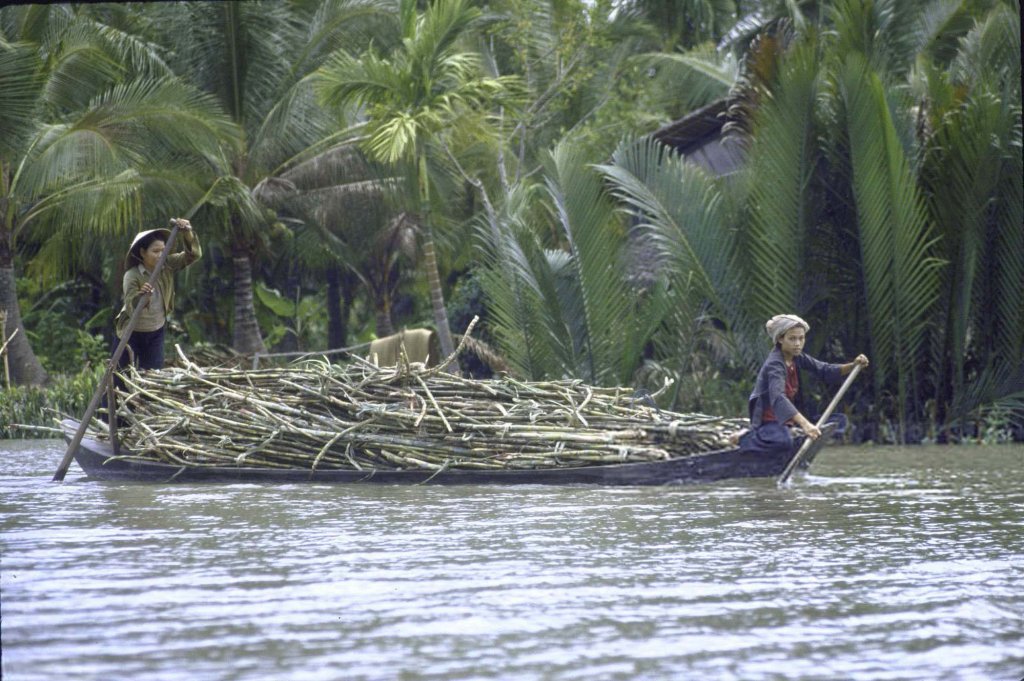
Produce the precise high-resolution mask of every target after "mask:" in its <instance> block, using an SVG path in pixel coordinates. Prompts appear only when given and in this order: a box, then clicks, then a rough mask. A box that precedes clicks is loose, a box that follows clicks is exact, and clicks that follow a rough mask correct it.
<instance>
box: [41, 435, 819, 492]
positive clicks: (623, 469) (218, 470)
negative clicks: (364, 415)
mask: <svg viewBox="0 0 1024 681" xmlns="http://www.w3.org/2000/svg"><path fill="white" fill-rule="evenodd" d="M61 426H62V429H63V431H64V437H65V440H67V441H68V442H70V441H71V440H72V439H73V436H74V433H75V432H76V431H77V429H78V422H77V421H74V420H72V419H65V420H64V421H63V422H62V423H61ZM831 432H832V430H831V428H829V429H823V433H822V435H823V437H820V438H818V440H817V441H815V442H814V443H813V444H812V445H811V449H810V451H809V452H808V454H807V458H806V459H805V465H804V466H801V467H802V468H806V466H807V465H810V463H811V461H812V460H813V459H814V457H815V456H816V455H817V453H818V451H819V450H820V449H821V448H822V446H824V444H825V441H826V440H827V439H828V435H830V434H831ZM801 443H802V440H797V441H795V442H794V448H793V450H792V451H790V452H786V453H780V454H777V455H764V454H752V453H749V452H741V451H739V450H738V449H723V450H719V451H714V452H707V453H704V454H698V455H694V456H686V457H680V458H678V459H668V460H665V461H652V462H644V463H624V464H605V465H595V466H584V467H578V468H545V469H522V470H465V469H455V470H443V471H440V472H438V471H430V470H367V471H357V470H331V469H327V470H315V471H309V470H305V469H297V468H295V469H292V468H288V469H286V468H256V467H244V466H238V467H235V466H177V465H173V464H164V463H156V462H150V461H140V460H133V459H130V458H123V457H124V455H125V454H127V452H124V450H123V449H122V452H121V454H122V456H121V457H114V455H113V450H112V448H111V446H110V444H109V443H107V442H101V441H98V440H95V439H91V438H88V437H87V438H83V439H82V442H81V444H80V445H79V446H78V449H77V450H76V451H75V452H74V456H75V461H77V462H78V465H79V466H81V468H82V470H83V471H84V472H85V473H86V475H87V476H89V477H90V478H95V479H99V480H128V481H141V482H172V481H173V482H219V483H224V482H227V483H238V482H267V483H306V482H315V483H374V484H393V485H399V484H403V485H409V484H430V485H460V484H461V485H485V484H502V485H619V486H631V485H676V484H688V483H701V482H714V481H716V480H727V479H730V478H764V477H775V476H778V475H779V474H780V473H782V471H783V470H784V469H785V467H786V465H787V464H788V463H789V460H790V459H791V458H792V457H793V455H794V454H795V453H796V450H797V449H798V448H799V446H800V444H801Z"/></svg>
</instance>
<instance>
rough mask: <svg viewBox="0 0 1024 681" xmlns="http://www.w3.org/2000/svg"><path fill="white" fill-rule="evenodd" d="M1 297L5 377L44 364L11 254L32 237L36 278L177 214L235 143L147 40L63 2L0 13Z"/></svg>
mask: <svg viewBox="0 0 1024 681" xmlns="http://www.w3.org/2000/svg"><path fill="white" fill-rule="evenodd" d="M0 26H2V28H3V31H4V34H3V37H2V38H0V111H2V112H3V113H2V114H0V139H2V140H3V141H2V142H0V305H2V306H3V307H5V308H6V309H7V313H8V329H9V331H8V333H10V330H11V329H16V330H17V331H19V333H18V336H17V337H16V338H15V340H14V342H13V343H12V345H11V347H10V352H11V358H12V360H13V361H12V367H11V368H12V373H13V375H14V378H15V380H16V381H18V382H20V383H40V382H43V381H45V380H46V375H45V372H44V371H43V370H42V367H41V365H40V363H39V361H38V359H37V358H36V357H35V355H34V353H33V352H32V348H31V346H30V345H29V343H28V339H27V336H26V334H25V333H24V329H23V328H22V326H21V317H20V309H19V305H18V301H17V297H16V294H15V286H14V284H15V271H14V263H15V255H16V253H17V252H18V250H19V249H20V248H21V247H22V246H23V245H24V244H26V243H28V242H31V243H32V244H33V248H34V250H35V251H36V254H35V256H34V260H33V262H32V265H33V266H34V267H33V269H34V271H35V272H36V273H38V274H39V275H40V276H46V275H48V274H49V275H56V274H65V275H66V274H67V273H68V272H70V271H72V270H73V267H74V265H75V263H76V259H77V258H79V257H80V255H81V253H83V252H85V251H88V249H83V248H81V244H82V243H86V242H88V241H89V240H91V239H95V238H96V237H100V236H102V237H111V236H117V237H121V238H124V236H126V234H127V233H128V232H129V231H130V230H132V229H133V228H137V227H138V225H140V224H145V223H146V222H147V221H152V220H155V219H159V220H161V221H162V220H165V219H166V218H167V217H168V216H169V215H172V214H180V212H181V211H182V206H188V205H191V204H193V203H194V202H195V201H196V200H197V199H198V198H199V197H200V196H201V195H202V194H203V193H204V190H205V189H206V188H204V187H203V186H202V182H203V178H204V174H203V173H202V172H201V167H202V165H203V163H204V162H205V161H206V160H214V159H216V158H218V157H219V156H220V153H221V150H222V148H223V147H222V145H223V144H224V143H225V141H231V140H232V139H237V138H236V137H235V136H234V128H233V126H231V124H230V122H229V121H227V120H226V119H224V118H223V117H222V116H220V115H219V113H218V110H217V108H216V105H215V103H214V102H213V101H212V100H211V99H210V98H209V97H206V96H204V95H202V94H201V93H199V92H197V91H196V90H195V89H194V88H190V87H188V86H186V85H184V84H182V83H181V82H179V81H178V80H176V79H175V78H173V76H172V75H171V74H170V72H169V71H168V70H167V68H166V66H165V65H164V64H163V63H162V61H161V60H160V58H159V56H158V55H156V54H155V53H154V52H153V51H152V50H151V49H150V48H149V46H147V45H145V44H144V43H142V42H141V41H138V40H136V39H134V38H132V37H131V36H129V35H125V34H123V33H120V32H119V31H117V30H115V29H112V28H111V27H108V26H105V25H103V24H102V23H100V22H98V21H96V20H95V19H94V18H93V17H92V16H91V15H90V14H89V12H88V11H86V10H76V9H72V8H70V7H69V6H49V7H43V6H31V7H14V8H5V9H4V10H3V14H2V15H0Z"/></svg>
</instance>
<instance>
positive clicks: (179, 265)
mask: <svg viewBox="0 0 1024 681" xmlns="http://www.w3.org/2000/svg"><path fill="white" fill-rule="evenodd" d="M172 222H176V223H177V225H178V235H179V236H180V237H181V243H183V244H184V250H182V251H178V252H177V253H171V254H169V255H168V256H167V259H166V260H165V261H164V266H163V269H162V270H160V274H159V275H158V277H157V280H156V285H155V286H151V285H150V284H149V279H150V277H151V276H152V274H153V270H154V269H155V268H156V264H157V262H158V261H159V260H160V255H161V254H162V253H163V252H164V248H165V247H166V244H167V239H168V237H169V236H170V234H171V230H169V229H149V230H146V231H144V232H139V233H138V234H136V235H135V238H134V239H132V245H131V247H130V248H129V249H128V253H127V254H126V255H125V268H126V269H125V273H124V279H123V280H122V282H121V288H122V291H123V294H124V306H123V307H122V308H121V311H120V312H119V313H118V314H117V319H115V320H114V329H115V331H116V332H117V337H118V339H120V338H121V337H122V336H123V335H124V333H125V331H127V327H128V322H129V320H130V319H131V317H132V313H133V312H134V311H135V306H136V304H137V303H138V302H139V298H141V297H142V296H149V300H147V301H146V302H145V303H144V304H143V308H142V311H141V313H140V314H139V318H138V320H136V322H135V328H134V330H133V331H132V335H131V338H129V339H128V347H129V348H130V350H131V352H130V353H129V352H125V353H124V354H122V355H121V361H120V365H121V366H122V367H123V366H126V365H127V364H128V361H129V358H128V356H129V354H131V355H132V356H133V357H134V361H135V364H136V365H137V366H138V367H139V368H140V369H161V368H163V366H164V327H165V325H166V323H167V315H169V314H170V313H171V310H172V309H173V306H174V273H175V272H177V271H178V270H182V269H185V268H186V267H188V266H189V265H191V264H192V263H194V262H195V261H196V260H199V258H201V257H202V255H203V250H202V248H201V247H200V246H199V239H198V238H196V233H195V231H194V230H193V229H192V225H191V223H189V221H188V220H174V221H172ZM115 346H116V341H115Z"/></svg>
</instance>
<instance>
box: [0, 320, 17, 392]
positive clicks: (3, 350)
mask: <svg viewBox="0 0 1024 681" xmlns="http://www.w3.org/2000/svg"><path fill="white" fill-rule="evenodd" d="M17 333H18V329H15V330H14V333H12V334H11V338H14V336H15V334H17ZM11 338H8V337H7V310H0V340H2V341H3V342H4V345H3V347H0V355H3V358H4V387H5V388H6V389H7V390H10V389H11V368H10V363H9V362H8V361H7V344H8V343H10V342H11Z"/></svg>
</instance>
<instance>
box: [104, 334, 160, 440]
mask: <svg viewBox="0 0 1024 681" xmlns="http://www.w3.org/2000/svg"><path fill="white" fill-rule="evenodd" d="M120 343H121V339H120V338H118V337H116V336H115V337H114V347H113V348H111V349H110V354H111V355H113V354H114V352H116V351H117V346H118V345H119V344H120ZM133 360H134V362H135V366H137V367H138V368H139V369H163V368H164V327H162V326H161V327H160V328H159V329H157V330H156V331H134V332H132V335H131V338H129V339H128V345H127V346H125V349H124V352H122V353H121V357H120V359H118V360H117V367H118V369H124V368H125V367H127V366H128V363H129V362H131V361H133ZM114 388H116V389H118V390H124V388H125V385H124V381H122V380H121V378H120V377H119V376H118V375H117V374H114ZM100 406H101V407H102V408H103V409H106V408H107V394H106V393H104V394H103V400H102V401H101V402H100ZM120 421H121V419H120V418H119V419H118V423H119V424H120Z"/></svg>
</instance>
